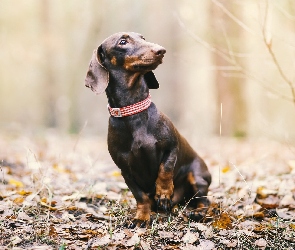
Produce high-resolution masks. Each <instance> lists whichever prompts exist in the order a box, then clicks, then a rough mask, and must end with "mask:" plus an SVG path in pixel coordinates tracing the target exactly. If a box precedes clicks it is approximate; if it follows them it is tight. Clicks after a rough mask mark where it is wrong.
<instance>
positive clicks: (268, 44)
mask: <svg viewBox="0 0 295 250" xmlns="http://www.w3.org/2000/svg"><path fill="white" fill-rule="evenodd" d="M268 17H269V5H268V1H266V8H265V16H264V23H263V27H262V35H263V42H264V44H265V46H266V48H267V50H268V52H269V54H270V56H271V58H272V60H273V62H274V64H275V66H276V68H277V70H278V71H279V74H280V76H281V77H282V78H283V80H284V81H285V82H286V83H287V84H288V85H289V88H290V90H291V93H292V98H293V100H292V102H293V103H294V105H295V87H294V85H293V83H292V81H291V80H289V79H288V77H287V76H286V74H285V72H284V71H283V69H282V67H281V65H280V63H279V61H278V59H277V57H276V55H275V53H274V51H273V49H272V40H271V37H270V35H269V33H270V30H268V29H267V27H268V22H269V20H268Z"/></svg>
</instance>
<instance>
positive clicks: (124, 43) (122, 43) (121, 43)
mask: <svg viewBox="0 0 295 250" xmlns="http://www.w3.org/2000/svg"><path fill="white" fill-rule="evenodd" d="M119 44H120V45H126V44H127V40H126V39H121V40H120V42H119Z"/></svg>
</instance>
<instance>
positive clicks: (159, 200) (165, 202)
mask: <svg viewBox="0 0 295 250" xmlns="http://www.w3.org/2000/svg"><path fill="white" fill-rule="evenodd" d="M155 200H156V204H157V210H163V211H165V212H170V211H171V210H172V199H171V198H170V197H169V198H168V197H165V196H164V197H163V195H162V196H161V195H156V196H155Z"/></svg>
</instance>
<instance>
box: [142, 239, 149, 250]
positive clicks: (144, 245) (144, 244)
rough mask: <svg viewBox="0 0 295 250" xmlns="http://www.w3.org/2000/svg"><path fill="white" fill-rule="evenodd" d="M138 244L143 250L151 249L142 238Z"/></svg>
mask: <svg viewBox="0 0 295 250" xmlns="http://www.w3.org/2000/svg"><path fill="white" fill-rule="evenodd" d="M140 245H141V247H142V248H143V250H151V247H150V245H149V244H148V243H146V242H145V241H143V240H141V241H140Z"/></svg>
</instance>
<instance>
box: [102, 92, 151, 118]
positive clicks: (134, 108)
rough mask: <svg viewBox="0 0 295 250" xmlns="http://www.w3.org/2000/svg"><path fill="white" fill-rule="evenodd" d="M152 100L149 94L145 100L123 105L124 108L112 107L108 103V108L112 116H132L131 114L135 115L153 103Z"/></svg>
mask: <svg viewBox="0 0 295 250" xmlns="http://www.w3.org/2000/svg"><path fill="white" fill-rule="evenodd" d="M151 103H152V100H151V94H149V95H148V97H147V98H146V99H144V100H143V101H140V102H137V103H134V104H132V105H129V106H126V107H122V108H111V107H110V105H108V110H109V112H110V115H111V116H114V117H124V116H130V115H135V114H137V113H140V112H142V111H144V110H146V109H148V107H149V106H150V105H151Z"/></svg>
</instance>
